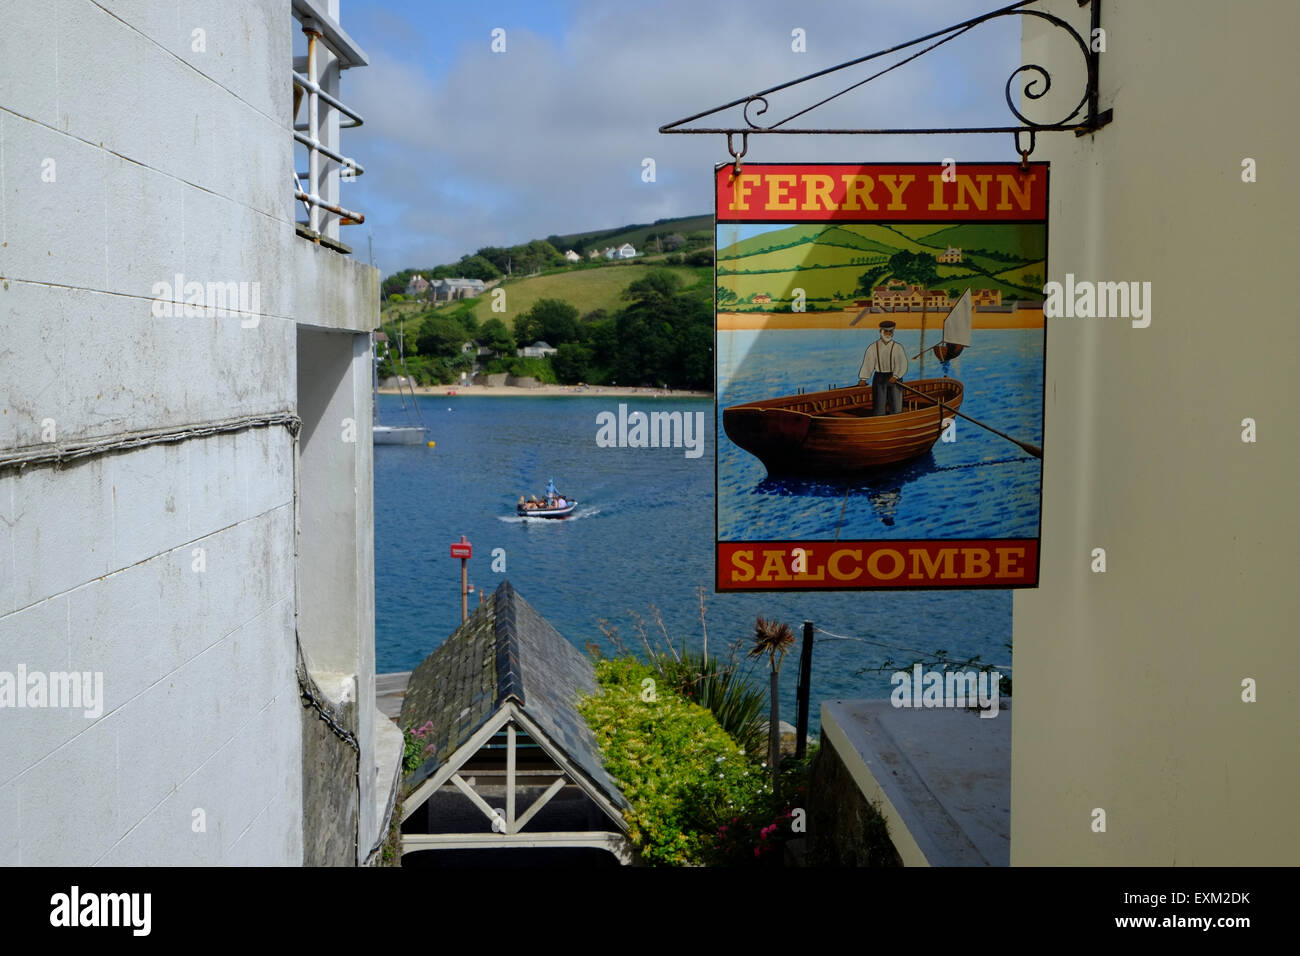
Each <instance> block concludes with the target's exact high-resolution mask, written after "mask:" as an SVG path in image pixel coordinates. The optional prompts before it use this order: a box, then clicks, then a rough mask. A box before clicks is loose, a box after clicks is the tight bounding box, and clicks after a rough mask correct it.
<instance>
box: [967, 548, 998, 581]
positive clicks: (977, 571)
mask: <svg viewBox="0 0 1300 956" xmlns="http://www.w3.org/2000/svg"><path fill="white" fill-rule="evenodd" d="M961 555H962V557H963V558H965V559H966V564H965V566H964V567H963V568H962V572H961V574H962V577H964V578H983V577H988V573H989V571H990V570H991V568H990V567H989V552H988V549H987V548H962V549H961Z"/></svg>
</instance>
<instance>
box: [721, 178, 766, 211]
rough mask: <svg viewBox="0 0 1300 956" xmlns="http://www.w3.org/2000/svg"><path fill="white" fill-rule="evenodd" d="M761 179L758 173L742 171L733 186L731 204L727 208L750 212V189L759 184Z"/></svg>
mask: <svg viewBox="0 0 1300 956" xmlns="http://www.w3.org/2000/svg"><path fill="white" fill-rule="evenodd" d="M759 179H760V177H759V175H758V174H757V173H741V174H740V175H739V176H737V177H736V179H735V182H734V183H733V184H732V187H731V189H732V192H731V205H730V206H729V207H727V208H729V209H730V210H731V211H732V212H748V211H749V191H750V190H751V189H752V188H753V187H755V186H757V185H758V182H759Z"/></svg>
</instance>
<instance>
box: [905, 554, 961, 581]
mask: <svg viewBox="0 0 1300 956" xmlns="http://www.w3.org/2000/svg"><path fill="white" fill-rule="evenodd" d="M956 555H957V549H956V548H940V549H939V553H938V554H936V555H935V556H934V560H933V561H931V560H930V555H929V553H928V552H927V551H925V550H924V549H922V548H913V549H912V573H911V574H909V575H908V577H909V578H911V579H912V580H917V579H919V578H926V579H929V578H936V577H938V578H955V577H956V576H957V572H956V571H954V570H953V567H952V563H953V562H952V559H953V558H954V557H956ZM941 563H942V564H943V574H940V573H939V565H940V564H941ZM918 565H920V566H923V567H924V569H925V570H924V572H923V571H922V570H921V567H918Z"/></svg>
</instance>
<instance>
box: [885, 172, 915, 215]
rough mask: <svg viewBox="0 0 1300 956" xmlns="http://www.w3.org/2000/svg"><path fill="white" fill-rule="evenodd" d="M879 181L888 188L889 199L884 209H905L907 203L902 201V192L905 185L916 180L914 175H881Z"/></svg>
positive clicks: (905, 188) (905, 189) (904, 190)
mask: <svg viewBox="0 0 1300 956" xmlns="http://www.w3.org/2000/svg"><path fill="white" fill-rule="evenodd" d="M880 181H881V182H882V183H884V184H885V188H886V189H888V190H889V195H890V200H889V205H888V206H886V207H885V208H886V209H906V208H907V203H905V202H903V193H904V192H906V191H907V187H908V186H910V185H912V183H914V182H915V181H916V177H915V176H881V177H880Z"/></svg>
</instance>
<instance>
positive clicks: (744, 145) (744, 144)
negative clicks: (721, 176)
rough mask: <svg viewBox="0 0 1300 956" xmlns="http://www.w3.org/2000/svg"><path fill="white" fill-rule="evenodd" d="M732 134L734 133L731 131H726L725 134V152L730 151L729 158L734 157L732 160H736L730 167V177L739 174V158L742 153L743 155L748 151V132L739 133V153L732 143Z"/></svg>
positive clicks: (741, 156) (733, 177)
mask: <svg viewBox="0 0 1300 956" xmlns="http://www.w3.org/2000/svg"><path fill="white" fill-rule="evenodd" d="M733 135H734V134H733V133H728V134H727V152H728V153H730V154H731V158H732V159H734V160H735V161H736V162H735V165H734V166H733V167H732V169H731V178H732V179H735V178H736V177H737V176H739V175H740V166H741V163H740V161H741V159H742V158H743V157H744V155H745V154H746V153H747V152H749V134H748V133H741V134H740V152H739V153H738V152H736V147H735V146H733V145H732V142H731V137H732V136H733Z"/></svg>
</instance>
